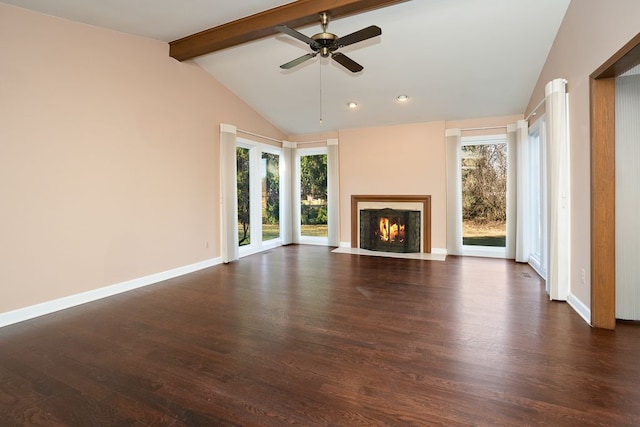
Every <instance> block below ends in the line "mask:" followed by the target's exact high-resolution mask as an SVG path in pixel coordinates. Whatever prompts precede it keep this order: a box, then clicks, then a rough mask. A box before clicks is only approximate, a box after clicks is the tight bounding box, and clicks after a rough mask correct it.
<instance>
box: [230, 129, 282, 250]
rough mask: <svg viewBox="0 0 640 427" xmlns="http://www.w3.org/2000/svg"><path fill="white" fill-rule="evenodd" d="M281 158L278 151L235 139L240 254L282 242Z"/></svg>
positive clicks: (270, 147)
mask: <svg viewBox="0 0 640 427" xmlns="http://www.w3.org/2000/svg"><path fill="white" fill-rule="evenodd" d="M280 155H281V150H280V149H279V148H276V147H272V146H269V145H265V144H259V143H256V142H252V141H247V140H240V139H239V140H238V143H237V147H236V161H237V189H238V193H237V194H238V244H239V246H240V255H248V254H251V253H255V252H259V251H261V250H264V249H268V248H270V247H274V246H277V245H279V244H281V242H282V239H281V235H280V207H281V201H280V197H281V195H280V168H281V163H280Z"/></svg>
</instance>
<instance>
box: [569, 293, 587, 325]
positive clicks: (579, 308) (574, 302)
mask: <svg viewBox="0 0 640 427" xmlns="http://www.w3.org/2000/svg"><path fill="white" fill-rule="evenodd" d="M567 303H568V304H569V306H570V307H571V308H573V309H574V310H575V312H576V313H578V314H579V315H580V317H582V319H583V320H584V321H585V322H587V324H589V326H591V309H589V307H587V306H586V305H585V304H584V303H583V302H582V301H580V300H579V299H578V297H576V296H575V295H573V294H572V293H569V296H568V297H567Z"/></svg>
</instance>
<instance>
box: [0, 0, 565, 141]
mask: <svg viewBox="0 0 640 427" xmlns="http://www.w3.org/2000/svg"><path fill="white" fill-rule="evenodd" d="M2 2H3V3H8V4H13V5H16V6H20V7H24V8H27V9H32V10H36V11H40V12H43V13H47V14H50V15H55V16H60V17H64V18H68V19H71V20H74V21H79V22H84V23H87V24H92V25H96V26H100V27H105V28H111V29H114V30H118V31H122V32H126V33H131V34H137V35H141V36H145V37H150V38H154V39H158V40H163V41H167V42H168V41H172V40H175V39H178V38H181V37H184V36H186V35H189V34H192V33H195V32H198V31H201V30H203V29H207V28H211V27H214V26H217V25H220V24H223V23H225V22H229V21H232V20H235V19H238V18H241V17H244V16H248V15H251V14H254V13H257V12H260V11H263V10H266V9H270V8H273V7H276V6H279V5H282V4H286V3H289V1H283V0H242V1H233V2H231V1H228V0H180V1H178V0H173V1H171V0H135V1H131V0H109V1H105V0H56V1H51V0H3V1H2ZM569 2H570V0H410V1H407V2H405V3H400V4H396V5H393V6H389V7H386V8H382V9H377V10H374V11H371V12H366V13H363V14H360V15H356V16H350V17H345V18H342V19H336V20H335V21H332V22H331V23H330V24H329V29H328V30H329V32H332V33H335V34H337V35H338V36H343V35H346V34H348V33H351V32H353V31H356V30H359V29H361V28H364V27H367V26H369V25H377V26H379V27H381V28H382V35H381V36H380V37H376V38H374V39H370V40H367V41H364V42H361V43H357V44H354V45H352V46H347V47H345V48H342V49H341V50H340V51H341V52H343V53H345V54H347V55H349V57H351V58H352V59H353V60H355V61H356V62H358V63H360V64H361V65H363V66H364V71H362V72H360V73H356V74H352V73H351V72H349V71H347V70H345V69H344V68H342V67H341V66H340V65H338V64H336V63H335V62H332V61H331V60H330V59H320V57H319V56H318V57H316V58H315V59H312V60H310V61H307V62H306V63H304V64H303V65H300V66H298V67H295V68H293V69H291V70H287V71H284V70H281V69H280V68H279V65H280V64H283V63H285V62H288V61H289V60H292V59H294V58H297V57H299V56H301V55H304V54H305V53H308V52H309V48H308V46H307V45H305V44H304V43H302V42H299V41H297V40H295V39H293V38H291V37H288V36H285V35H278V36H273V37H269V38H266V39H262V40H259V41H255V42H251V43H247V44H245V45H242V46H237V47H234V48H230V49H226V50H223V51H220V52H216V53H212V54H209V55H205V56H202V57H199V58H197V59H196V60H195V61H196V62H197V63H198V64H200V66H202V67H203V68H205V69H206V70H207V71H208V72H209V73H211V74H212V75H213V76H214V77H215V78H216V79H218V80H219V81H220V82H222V83H223V84H224V85H225V86H227V87H228V88H229V89H230V90H231V91H233V92H234V93H236V94H237V95H238V96H239V97H240V98H242V99H243V100H244V101H245V102H247V103H248V104H249V105H251V106H252V107H253V108H254V109H255V110H256V111H258V112H259V113H261V114H262V115H263V116H264V117H265V118H267V119H268V120H269V121H271V122H272V123H273V124H275V125H276V126H278V127H279V128H280V129H282V130H283V131H284V132H285V133H287V134H289V135H294V134H305V133H316V132H327V131H333V130H338V129H350V128H359V127H370V126H378V125H393V124H401V123H413V122H427V121H436V120H457V119H466V118H479V117H487V116H497V115H508V114H520V113H523V112H524V110H525V108H526V105H527V103H528V101H529V98H530V96H531V92H532V91H533V88H534V86H535V84H536V81H537V79H538V75H539V74H540V71H541V69H542V66H543V65H544V62H545V60H546V57H547V54H548V53H549V49H550V48H551V45H552V43H553V40H554V39H555V35H556V33H557V31H558V28H559V26H560V23H561V21H562V18H563V17H564V14H565V12H566V9H567V7H568V5H569ZM298 30H299V31H300V32H302V33H304V34H306V35H308V36H311V35H313V34H315V33H318V32H320V25H319V24H318V25H313V26H311V27H306V28H299V29H298ZM320 63H321V64H322V66H320ZM320 94H322V97H320ZM400 94H406V95H408V96H409V102H407V103H404V104H400V103H398V102H397V101H396V100H395V98H396V96H398V95H400ZM321 99H322V103H321V102H320V100H321ZM349 101H355V102H357V103H358V105H359V106H358V108H356V109H355V110H349V109H348V108H347V103H348V102H349ZM321 105H322V117H323V123H322V124H320V116H321V113H320V110H321V108H320V106H321Z"/></svg>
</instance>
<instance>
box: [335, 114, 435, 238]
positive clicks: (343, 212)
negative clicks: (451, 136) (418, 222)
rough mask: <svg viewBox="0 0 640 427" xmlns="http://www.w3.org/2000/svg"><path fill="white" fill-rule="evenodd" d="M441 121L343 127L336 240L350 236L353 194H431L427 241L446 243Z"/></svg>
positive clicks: (340, 142)
mask: <svg viewBox="0 0 640 427" xmlns="http://www.w3.org/2000/svg"><path fill="white" fill-rule="evenodd" d="M444 130H445V126H444V122H432V123H419V124H410V125H401V126H388V127H377V128H367V129H354V130H343V131H340V134H339V144H340V145H339V148H340V241H341V242H350V241H351V217H350V214H351V209H350V208H351V195H352V194H427V195H431V233H432V234H431V246H432V247H433V248H446V247H447V243H446V205H447V194H446V180H445V178H446V173H445V162H444V159H445V146H444Z"/></svg>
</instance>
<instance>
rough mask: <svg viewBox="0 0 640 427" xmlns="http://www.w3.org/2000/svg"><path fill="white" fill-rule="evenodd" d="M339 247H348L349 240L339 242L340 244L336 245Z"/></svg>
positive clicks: (349, 244)
mask: <svg viewBox="0 0 640 427" xmlns="http://www.w3.org/2000/svg"><path fill="white" fill-rule="evenodd" d="M338 247H339V248H350V247H351V242H340V246H338Z"/></svg>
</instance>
